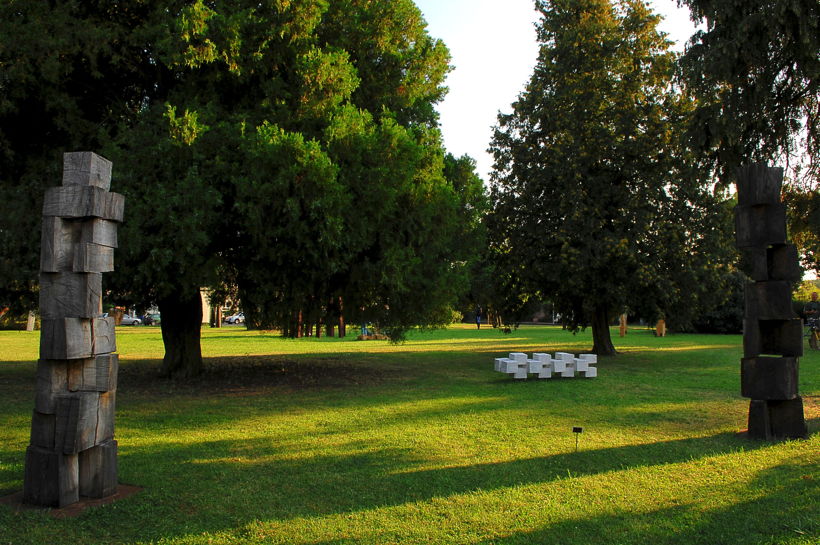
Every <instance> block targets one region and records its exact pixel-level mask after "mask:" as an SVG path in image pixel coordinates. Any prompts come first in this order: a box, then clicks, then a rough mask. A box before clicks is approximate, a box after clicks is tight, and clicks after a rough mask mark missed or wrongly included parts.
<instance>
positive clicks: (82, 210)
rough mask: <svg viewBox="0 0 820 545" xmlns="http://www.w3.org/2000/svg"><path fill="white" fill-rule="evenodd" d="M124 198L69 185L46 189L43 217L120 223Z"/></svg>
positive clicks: (90, 187)
mask: <svg viewBox="0 0 820 545" xmlns="http://www.w3.org/2000/svg"><path fill="white" fill-rule="evenodd" d="M124 207H125V197H123V196H122V195H120V194H119V193H112V192H110V191H105V190H104V189H100V188H99V187H93V186H81V185H69V186H62V187H52V188H51V189H48V190H47V191H46V194H45V200H44V201H43V216H59V217H61V218H102V219H106V220H111V221H122V218H123V211H124Z"/></svg>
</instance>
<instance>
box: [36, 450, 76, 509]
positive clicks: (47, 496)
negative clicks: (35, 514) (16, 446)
mask: <svg viewBox="0 0 820 545" xmlns="http://www.w3.org/2000/svg"><path fill="white" fill-rule="evenodd" d="M79 499H80V497H79V463H78V457H77V455H76V454H74V455H65V454H63V453H62V452H58V451H54V450H49V449H44V448H40V447H35V446H30V447H28V449H26V471H25V476H24V478H23V503H27V504H29V505H38V506H41V507H65V506H66V505H70V504H72V503H75V502H77V501H79Z"/></svg>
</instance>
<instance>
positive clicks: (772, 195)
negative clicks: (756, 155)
mask: <svg viewBox="0 0 820 545" xmlns="http://www.w3.org/2000/svg"><path fill="white" fill-rule="evenodd" d="M782 184H783V169H782V168H780V167H769V166H767V165H766V164H765V163H753V164H750V165H744V166H742V167H740V168H739V169H737V198H738V203H739V204H740V205H741V206H750V205H757V204H774V203H779V202H780V188H781V186H782Z"/></svg>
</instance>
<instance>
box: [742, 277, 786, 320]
mask: <svg viewBox="0 0 820 545" xmlns="http://www.w3.org/2000/svg"><path fill="white" fill-rule="evenodd" d="M796 317H797V316H796V315H795V313H794V309H793V308H792V292H791V286H790V285H789V283H788V282H785V281H782V280H771V281H768V282H751V283H749V284H746V318H750V319H758V320H791V319H793V318H796Z"/></svg>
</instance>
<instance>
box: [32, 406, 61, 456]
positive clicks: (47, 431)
mask: <svg viewBox="0 0 820 545" xmlns="http://www.w3.org/2000/svg"><path fill="white" fill-rule="evenodd" d="M56 425H57V417H56V416H54V415H53V414H44V413H40V412H37V411H34V412H33V414H32V416H31V445H32V446H35V447H41V448H47V449H54V430H55V427H56Z"/></svg>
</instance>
